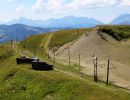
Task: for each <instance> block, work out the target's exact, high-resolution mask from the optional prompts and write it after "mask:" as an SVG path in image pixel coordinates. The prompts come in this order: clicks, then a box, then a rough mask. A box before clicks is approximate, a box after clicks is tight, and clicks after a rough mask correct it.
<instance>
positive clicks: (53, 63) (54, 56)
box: [53, 51, 56, 67]
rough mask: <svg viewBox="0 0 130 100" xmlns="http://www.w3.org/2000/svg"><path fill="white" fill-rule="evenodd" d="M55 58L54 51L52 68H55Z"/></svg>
mask: <svg viewBox="0 0 130 100" xmlns="http://www.w3.org/2000/svg"><path fill="white" fill-rule="evenodd" d="M55 56H56V54H55V51H54V59H53V66H54V67H55V60H56V58H55Z"/></svg>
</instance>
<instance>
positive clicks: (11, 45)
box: [10, 39, 13, 48]
mask: <svg viewBox="0 0 130 100" xmlns="http://www.w3.org/2000/svg"><path fill="white" fill-rule="evenodd" d="M10 42H11V48H13V39H11V41H10Z"/></svg>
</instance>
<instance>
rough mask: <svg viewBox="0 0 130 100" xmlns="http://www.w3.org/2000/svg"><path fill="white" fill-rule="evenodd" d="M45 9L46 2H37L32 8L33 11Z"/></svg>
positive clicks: (38, 0) (40, 0)
mask: <svg viewBox="0 0 130 100" xmlns="http://www.w3.org/2000/svg"><path fill="white" fill-rule="evenodd" d="M42 8H44V0H37V1H36V4H35V5H33V6H32V10H33V11H39V10H41V9H42Z"/></svg>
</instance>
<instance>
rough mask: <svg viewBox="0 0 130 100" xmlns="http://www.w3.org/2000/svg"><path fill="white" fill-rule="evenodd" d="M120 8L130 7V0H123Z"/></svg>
mask: <svg viewBox="0 0 130 100" xmlns="http://www.w3.org/2000/svg"><path fill="white" fill-rule="evenodd" d="M120 6H130V0H123V2H122V3H121V4H120Z"/></svg>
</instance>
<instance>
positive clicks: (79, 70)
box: [79, 54, 81, 71]
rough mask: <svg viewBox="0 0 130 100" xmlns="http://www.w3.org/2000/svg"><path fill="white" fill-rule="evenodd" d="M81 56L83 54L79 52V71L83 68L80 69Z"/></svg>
mask: <svg viewBox="0 0 130 100" xmlns="http://www.w3.org/2000/svg"><path fill="white" fill-rule="evenodd" d="M80 58H81V56H80V54H79V71H80V70H81V69H80Z"/></svg>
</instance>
